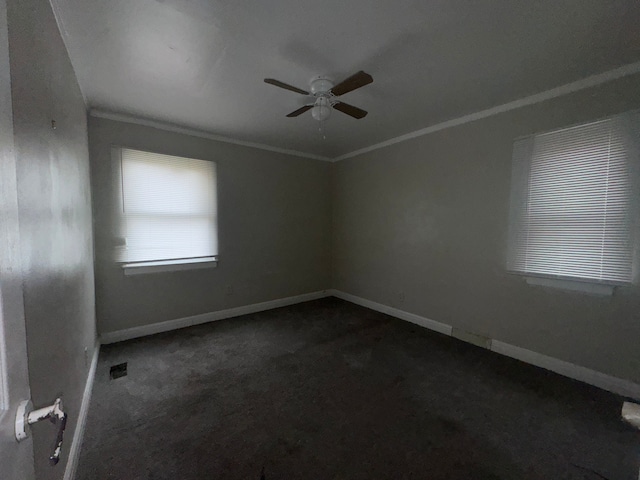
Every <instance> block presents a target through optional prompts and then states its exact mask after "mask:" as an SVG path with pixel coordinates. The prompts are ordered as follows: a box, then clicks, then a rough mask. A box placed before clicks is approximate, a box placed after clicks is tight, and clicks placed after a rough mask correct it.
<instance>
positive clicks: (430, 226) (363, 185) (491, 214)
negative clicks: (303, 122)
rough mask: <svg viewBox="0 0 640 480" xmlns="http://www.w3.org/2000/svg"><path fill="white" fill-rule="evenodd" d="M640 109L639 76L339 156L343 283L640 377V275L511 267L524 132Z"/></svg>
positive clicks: (338, 267)
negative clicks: (515, 270) (606, 292)
mask: <svg viewBox="0 0 640 480" xmlns="http://www.w3.org/2000/svg"><path fill="white" fill-rule="evenodd" d="M638 107H640V78H639V76H637V75H636V76H635V77H628V78H626V79H622V80H619V81H615V82H612V83H609V84H607V85H604V86H601V87H597V88H593V89H589V90H585V91H582V92H578V93H575V94H571V95H567V96H564V97H561V98H557V99H554V100H550V101H546V102H544V103H540V104H537V105H534V106H529V107H524V108H520V109H518V110H514V111H511V112H508V113H503V114H500V115H496V116H493V117H489V118H486V119H483V120H479V121H475V122H472V123H468V124H465V125H461V126H458V127H454V128H449V129H446V130H442V131H439V132H436V133H433V134H430V135H427V136H423V137H419V138H416V139H412V140H409V141H406V142H403V143H399V144H396V145H393V146H389V147H386V148H383V149H380V150H377V151H374V152H370V153H367V154H363V155H361V156H358V157H355V158H353V159H348V160H344V161H341V162H338V163H336V164H334V165H333V168H334V171H333V178H334V183H333V202H334V203H333V209H334V217H333V227H334V229H333V242H332V244H333V262H334V263H333V281H332V283H333V287H334V288H336V289H338V290H342V291H344V292H347V293H351V294H354V295H357V296H360V297H364V298H366V299H370V300H373V301H376V302H379V303H382V304H385V305H389V306H394V307H397V308H399V309H401V310H406V311H408V312H412V313H415V314H418V315H422V316H425V317H427V318H431V319H433V320H436V321H439V322H443V323H446V324H450V325H453V326H454V327H459V328H461V329H464V330H467V331H470V332H475V333H478V334H481V335H484V336H488V337H491V338H495V339H499V340H502V341H505V342H508V343H511V344H513V345H517V346H520V347H523V348H526V349H529V350H533V351H536V352H539V353H542V354H546V355H550V356H552V357H556V358H559V359H562V360H566V361H569V362H574V363H577V364H579V365H582V366H585V367H589V368H592V369H595V370H599V371H601V372H604V373H608V374H612V375H615V376H618V377H622V378H626V379H631V380H634V381H636V382H640V348H638V343H639V341H640V287H639V286H638V285H637V284H636V285H633V286H631V287H625V288H618V289H617V291H616V293H615V295H614V296H613V297H607V298H602V297H594V296H588V295H585V294H581V293H567V292H565V291H560V290H553V289H548V288H541V287H532V286H529V285H527V284H526V283H525V282H524V280H523V279H522V277H519V276H515V275H511V274H508V273H506V271H505V263H506V248H507V243H506V242H507V229H508V217H509V193H510V190H509V189H510V175H511V153H512V145H513V139H514V138H515V137H517V136H520V135H525V134H530V133H535V132H539V131H544V130H548V129H553V128H556V127H561V126H564V125H568V124H572V123H576V122H581V121H588V120H592V119H596V118H598V117H602V116H606V115H608V114H612V113H617V112H623V111H626V110H630V109H634V108H638ZM401 294H404V300H402V295H401Z"/></svg>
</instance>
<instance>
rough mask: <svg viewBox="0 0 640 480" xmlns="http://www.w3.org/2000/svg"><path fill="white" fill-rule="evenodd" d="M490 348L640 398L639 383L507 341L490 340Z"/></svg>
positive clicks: (606, 388)
mask: <svg viewBox="0 0 640 480" xmlns="http://www.w3.org/2000/svg"><path fill="white" fill-rule="evenodd" d="M491 350H492V351H494V352H496V353H499V354H501V355H505V356H507V357H511V358H515V359H517V360H520V361H522V362H525V363H529V364H531V365H535V366H536V367H540V368H544V369H545V370H551V371H552V372H556V373H559V374H560V375H564V376H565V377H569V378H573V379H574V380H579V381H581V382H584V383H588V384H589V385H594V386H596V387H599V388H602V389H603V390H607V391H609V392H613V393H617V394H618V395H622V396H623V397H631V398H634V399H636V400H640V385H638V384H637V383H633V382H631V381H629V380H624V379H622V378H618V377H613V376H611V375H607V374H606V373H602V372H598V371H596V370H591V369H590V368H586V367H581V366H580V365H576V364H574V363H569V362H565V361H564V360H559V359H557V358H553V357H549V356H547V355H543V354H541V353H537V352H533V351H531V350H527V349H525V348H521V347H516V346H515V345H510V344H508V343H504V342H501V341H500V340H493V341H492V342H491Z"/></svg>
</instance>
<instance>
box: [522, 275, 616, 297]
mask: <svg viewBox="0 0 640 480" xmlns="http://www.w3.org/2000/svg"><path fill="white" fill-rule="evenodd" d="M525 280H526V282H527V284H529V285H533V286H537V287H550V288H556V289H559V290H567V291H571V292H580V293H586V294H590V295H597V296H602V297H610V296H612V295H613V292H614V290H615V288H616V286H615V285H610V284H604V283H592V282H581V281H578V280H566V279H559V278H546V277H532V276H528V275H527V276H525Z"/></svg>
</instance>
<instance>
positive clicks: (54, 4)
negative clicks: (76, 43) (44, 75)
mask: <svg viewBox="0 0 640 480" xmlns="http://www.w3.org/2000/svg"><path fill="white" fill-rule="evenodd" d="M49 4H50V5H51V10H52V12H53V17H54V19H55V21H56V26H57V27H58V31H59V32H60V38H61V39H62V44H63V45H64V50H65V53H66V54H67V59H68V60H69V64H70V65H71V70H72V71H73V77H74V79H75V83H76V86H77V87H78V90H80V95H82V101H83V103H84V105H85V109H86V108H87V105H89V102H88V101H87V96H86V94H85V93H84V90H83V89H82V86H81V85H80V80H78V75H77V74H76V68H75V65H74V64H73V61H72V60H71V54H70V53H69V47H68V45H67V42H68V41H69V32H68V31H67V27H66V26H65V24H64V20H63V16H62V15H61V14H60V6H59V5H58V0H49Z"/></svg>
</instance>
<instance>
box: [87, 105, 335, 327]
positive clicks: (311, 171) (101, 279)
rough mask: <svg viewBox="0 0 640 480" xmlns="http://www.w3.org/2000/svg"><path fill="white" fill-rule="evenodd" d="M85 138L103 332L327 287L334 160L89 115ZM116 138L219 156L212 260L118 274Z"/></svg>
mask: <svg viewBox="0 0 640 480" xmlns="http://www.w3.org/2000/svg"><path fill="white" fill-rule="evenodd" d="M89 139H90V151H91V181H92V190H93V205H94V222H95V227H94V229H95V236H96V239H95V245H96V305H97V317H98V330H99V332H100V333H105V332H112V331H116V330H121V329H126V328H130V327H136V326H140V325H146V324H151V323H156V322H161V321H164V320H172V319H177V318H182V317H187V316H191V315H196V314H200V313H207V312H215V311H218V310H223V309H226V308H231V307H237V306H242V305H249V304H252V303H258V302H264V301H267V300H273V299H278V298H283V297H289V296H293V295H300V294H303V293H308V292H314V291H318V290H324V289H327V288H329V287H330V276H331V255H330V248H329V247H330V243H331V242H330V235H331V234H330V225H331V208H330V183H329V182H330V169H331V164H329V163H327V162H321V161H318V160H308V159H304V158H299V157H293V156H289V155H283V154H279V153H271V152H267V151H263V150H257V149H253V148H248V147H243V146H238V145H232V144H228V143H221V142H217V141H213V140H208V139H205V138H199V137H193V136H188V135H184V134H180V133H172V132H168V131H163V130H158V129H155V128H151V127H146V126H141V125H134V124H131V123H122V122H116V121H112V120H106V119H101V118H93V117H91V118H90V119H89ZM112 144H115V145H123V146H128V147H131V148H136V149H140V150H148V151H153V152H159V153H165V154H170V155H178V156H185V157H191V158H199V159H204V160H213V161H216V162H217V174H218V230H219V252H220V261H219V263H218V267H217V268H214V269H202V270H191V271H180V272H168V273H153V274H149V275H139V276H134V277H125V276H124V275H123V271H122V269H121V268H120V267H119V266H118V265H117V264H115V263H114V262H113V260H112V254H111V249H112V240H113V225H114V223H113V222H114V219H113V218H112V202H113V191H112V188H111V179H112V162H111V157H110V149H111V145H112ZM228 287H231V288H232V290H233V293H232V294H229V293H228Z"/></svg>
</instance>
